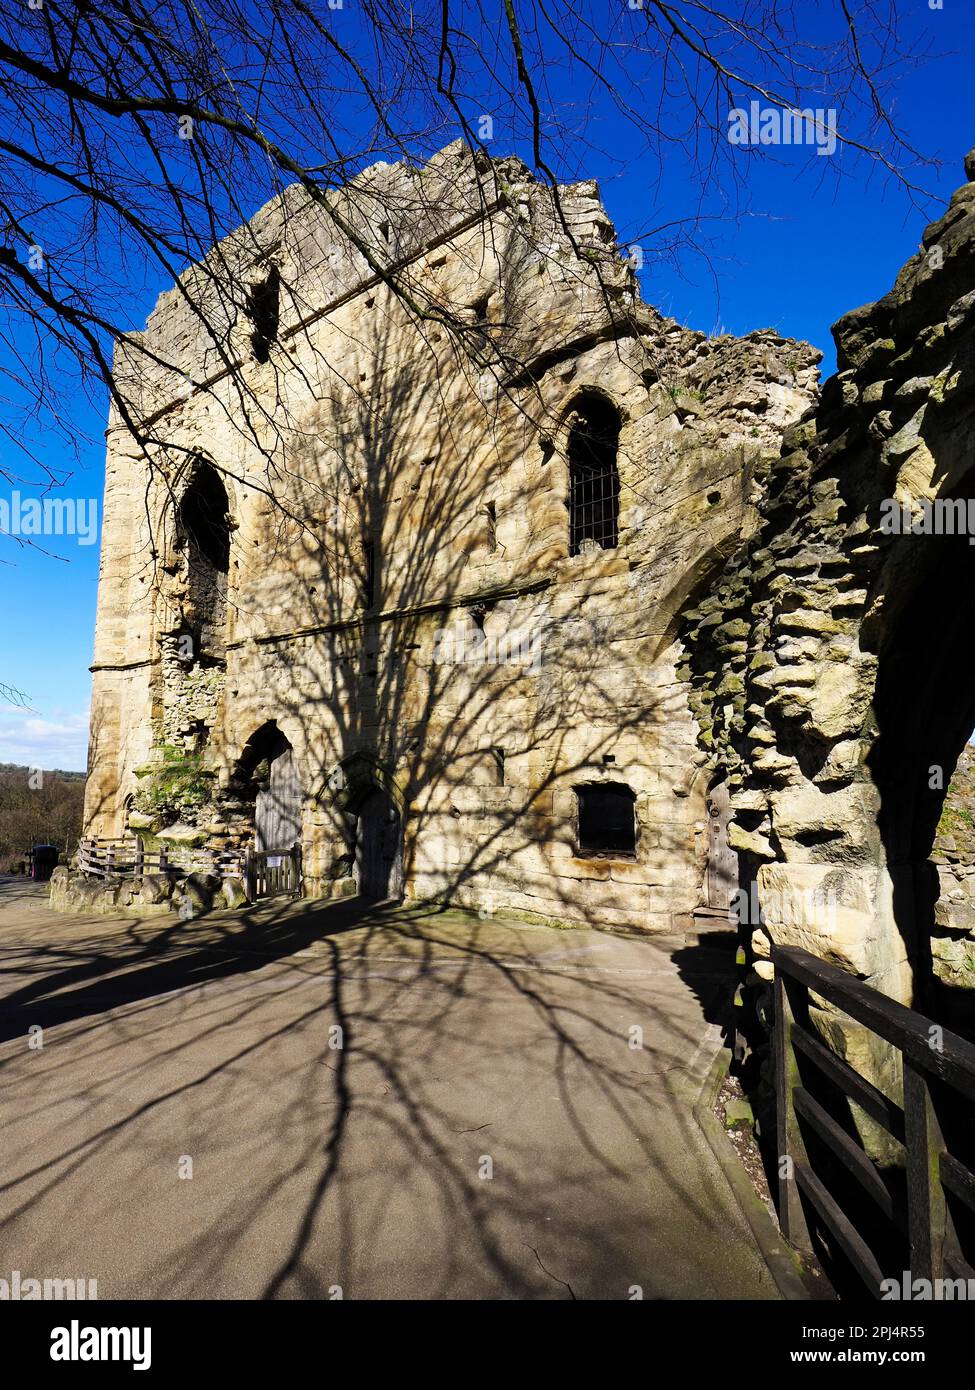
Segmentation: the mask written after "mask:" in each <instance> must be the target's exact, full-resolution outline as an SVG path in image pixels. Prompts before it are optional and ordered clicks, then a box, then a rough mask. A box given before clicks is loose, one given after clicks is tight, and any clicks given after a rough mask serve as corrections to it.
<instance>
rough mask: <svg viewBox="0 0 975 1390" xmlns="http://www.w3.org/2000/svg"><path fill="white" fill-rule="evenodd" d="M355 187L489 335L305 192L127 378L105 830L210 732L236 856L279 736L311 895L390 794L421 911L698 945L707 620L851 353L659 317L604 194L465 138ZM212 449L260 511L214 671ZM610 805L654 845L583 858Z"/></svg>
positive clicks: (99, 799)
mask: <svg viewBox="0 0 975 1390" xmlns="http://www.w3.org/2000/svg"><path fill="white" fill-rule="evenodd" d="M335 196H336V198H339V199H340V201H341V204H342V208H343V215H344V216H346V217H347V218H349V219H352V220H354V221H355V224H356V226H357V227H358V228H359V230H360V231H361V233H362V235H363V236H368V237H369V238H370V244H371V245H372V247H373V249H374V255H375V256H376V257H379V258H382V257H386V258H388V259H389V261H390V262H392V261H394V260H395V261H396V264H397V265H399V266H400V267H401V270H402V275H403V276H404V277H405V279H406V281H407V283H408V284H409V285H412V286H413V287H414V288H415V290H416V294H417V297H418V300H419V298H421V297H422V296H421V291H422V294H424V295H426V296H427V299H426V300H424V303H434V304H435V303H442V304H447V305H450V306H451V308H452V309H454V310H456V309H458V308H460V309H465V306H467V307H466V310H465V311H466V312H467V313H469V315H470V322H471V325H472V327H474V328H476V329H477V332H476V333H474V334H469V335H466V336H465V337H464V338H463V339H462V340H458V337H457V335H455V334H452V333H451V332H450V331H449V329H448V328H447V327H446V326H444V325H443V324H442V323H440V322H438V321H437V318H436V315H435V314H433V315H432V316H426V317H418V316H417V314H416V313H411V311H410V308H409V306H408V305H404V303H403V301H402V300H401V299H399V298H397V297H396V296H395V295H393V293H392V292H391V291H390V289H389V288H388V287H387V286H386V285H385V284H384V283H383V281H382V278H381V277H377V276H376V275H375V274H373V273H372V272H371V269H370V267H369V265H368V264H367V263H366V262H365V261H364V260H363V258H362V257H361V255H360V254H359V253H358V252H357V251H356V250H355V249H354V248H353V247H351V246H350V245H347V244H346V245H343V244H342V242H341V239H336V236H335V231H334V228H331V227H330V226H329V225H328V223H327V219H326V218H325V217H324V215H323V212H322V209H321V208H320V207H317V206H315V205H314V204H312V203H310V202H309V200H308V199H307V196H306V195H305V194H304V193H303V192H302V191H301V190H295V189H291V190H287V191H286V192H285V194H283V195H282V197H281V199H279V200H276V201H275V202H274V203H272V204H269V205H268V207H267V208H266V209H264V210H263V211H262V212H261V213H259V214H258V216H257V217H256V218H254V219H253V220H252V222H251V223H250V224H248V226H247V227H246V228H242V229H241V231H240V233H239V234H237V236H236V237H234V238H231V239H229V241H228V242H226V243H222V244H221V247H220V248H218V252H215V258H214V264H213V266H210V267H207V266H204V267H202V268H201V267H195V268H194V269H193V270H191V271H190V272H188V274H187V276H186V277H184V280H183V282H181V289H180V290H174V291H171V292H169V293H168V294H166V295H164V296H163V297H162V299H161V300H160V302H159V305H158V306H157V308H156V310H155V312H154V314H153V315H152V316H151V318H150V320H149V323H148V325H147V329H146V333H145V335H144V342H145V345H146V346H147V348H148V349H149V350H150V352H151V354H152V357H151V360H149V361H148V362H145V361H143V362H140V361H138V354H137V353H136V352H135V351H134V349H133V348H132V347H129V348H127V349H126V350H125V352H122V353H120V360H119V366H120V369H121V370H122V371H123V373H124V372H125V371H128V372H129V381H128V392H129V396H130V399H131V401H132V403H133V408H134V409H135V410H136V411H137V413H138V414H139V415H140V417H141V418H142V419H143V420H144V421H147V422H149V425H148V427H149V428H151V430H152V432H153V434H154V436H155V438H156V439H157V441H158V443H157V444H156V445H154V446H152V447H151V449H150V451H149V457H148V458H146V457H144V456H140V452H139V449H138V448H137V447H136V446H135V444H134V441H133V440H132V439H131V437H130V436H129V435H128V433H127V431H126V430H125V429H124V428H122V426H121V424H120V423H119V421H118V420H117V419H116V418H113V421H112V423H111V429H110V432H109V463H110V466H109V473H108V478H109V482H108V487H107V492H106V504H105V529H104V538H103V545H104V557H103V577H102V585H101V590H100V600H99V628H98V638H97V648H96V662H95V682H94V703H93V716H92V730H93V740H92V749H93V770H92V776H91V779H90V782H89V802H88V828H89V832H90V833H94V834H113V833H118V831H119V829H120V824H121V817H122V813H123V804H124V800H125V798H126V796H127V795H129V794H131V793H132V791H133V790H134V789H135V788H136V787H137V786H138V784H139V781H140V779H139V776H138V774H139V773H140V772H144V771H145V769H146V768H147V767H151V766H152V765H153V759H154V758H156V757H157V756H158V750H159V749H160V748H161V747H162V746H163V745H165V744H174V743H179V742H180V741H182V742H183V745H184V746H185V747H186V749H187V750H189V749H190V748H196V749H198V750H202V756H203V757H204V759H205V762H206V767H207V769H208V770H209V771H212V773H213V774H214V778H215V793H214V796H213V797H212V799H211V800H209V801H208V802H207V803H206V804H205V805H201V806H199V807H198V808H197V810H195V811H189V812H187V814H188V815H190V816H191V818H192V819H193V820H194V821H195V822H196V824H197V825H198V826H199V827H200V828H201V829H203V830H204V831H205V833H206V835H207V837H208V840H209V842H210V843H211V844H212V845H213V846H214V847H215V848H218V849H219V848H221V847H224V846H230V845H233V844H237V843H239V842H240V841H241V839H242V838H243V837H245V836H246V835H247V834H248V830H249V827H248V826H247V825H246V824H244V818H243V812H242V811H241V807H240V805H239V804H238V803H237V802H235V799H234V769H235V767H236V766H237V763H238V761H239V759H240V757H241V754H242V751H243V749H244V748H245V746H246V745H247V743H248V740H249V739H250V738H251V737H252V736H253V735H254V733H255V731H256V730H258V729H259V728H261V727H262V726H263V725H265V724H266V723H268V721H272V720H273V721H275V722H276V725H277V727H278V729H280V731H281V733H282V734H283V735H284V736H285V737H286V739H287V740H288V742H289V743H290V744H291V746H292V747H293V749H294V752H295V760H296V766H297V769H298V774H299V778H300V783H301V786H302V787H303V788H304V790H305V794H306V795H305V805H304V811H303V841H304V845H305V867H306V874H307V881H308V886H309V890H310V891H311V892H313V893H322V894H333V893H344V892H348V891H350V888H351V884H352V879H351V869H350V865H351V843H350V836H351V834H352V824H353V820H354V813H355V805H356V804H357V798H360V797H361V796H362V795H364V794H365V792H366V791H367V789H368V787H370V786H373V787H380V788H382V789H383V791H384V792H385V793H386V794H387V795H388V796H389V798H390V800H391V802H392V804H393V805H394V806H395V808H396V810H397V812H398V813H399V815H400V817H401V820H402V824H403V830H404V844H403V875H404V886H405V891H406V893H407V895H408V896H414V897H431V896H450V897H452V898H453V899H454V900H455V901H459V902H466V903H471V904H474V905H477V906H480V907H484V908H486V909H488V910H491V909H504V908H510V909H516V910H518V911H520V912H523V913H537V914H538V915H541V916H544V917H548V918H557V919H563V918H564V919H566V920H572V921H597V922H600V923H606V924H609V923H620V924H635V925H640V926H645V927H650V928H659V929H671V928H672V927H673V925H674V924H675V922H676V921H677V920H678V919H681V918H682V917H683V916H684V915H686V914H687V913H689V912H690V911H691V910H693V908H694V907H695V906H696V905H697V904H698V903H699V902H700V901H701V896H702V884H703V879H704V870H705V854H706V834H705V828H706V811H705V795H706V791H707V786H708V780H709V776H710V773H709V769H708V756H707V754H706V752H705V751H703V750H702V749H701V748H700V747H699V746H698V741H697V734H698V730H697V727H696V725H695V722H694V720H693V718H692V717H691V714H690V711H689V709H688V705H687V687H686V683H685V682H684V681H683V680H682V679H681V678H680V677H679V676H678V674H677V672H676V670H675V663H676V662H677V660H678V659H679V657H680V654H681V652H680V645H679V642H678V640H677V628H678V625H679V621H680V613H681V610H682V609H683V608H685V607H686V606H687V604H688V602H691V601H693V599H694V598H695V596H697V595H698V594H699V593H700V592H701V591H702V589H703V588H705V587H706V585H707V584H708V582H709V581H710V580H711V578H712V577H713V575H714V574H715V573H716V572H717V571H718V570H720V568H721V566H722V565H723V564H724V562H725V561H726V559H727V558H728V556H729V555H730V554H732V553H733V552H734V550H735V548H736V547H737V546H739V545H740V543H741V540H742V538H743V537H745V536H747V535H749V534H750V533H751V531H752V530H754V528H755V526H756V525H757V524H758V522H759V519H760V518H759V514H758V512H757V510H756V503H757V501H758V500H759V499H760V498H761V497H762V496H763V495H764V490H765V487H766V475H767V472H768V469H769V467H770V465H771V462H772V460H773V459H774V458H775V457H776V456H777V455H778V452H779V449H780V446H781V438H782V432H783V430H784V429H785V428H786V427H787V426H788V425H790V424H791V423H792V422H793V421H794V420H796V419H797V418H798V417H799V416H800V415H802V414H803V413H804V412H805V411H806V410H807V409H808V408H809V406H810V404H811V402H812V400H813V398H814V392H815V387H816V382H817V370H816V363H817V361H818V356H819V355H818V353H816V352H815V350H813V349H812V348H810V347H809V346H808V345H807V344H802V343H796V342H793V341H791V340H787V339H783V338H781V337H780V336H779V335H777V334H776V333H774V332H771V331H769V330H764V331H760V332H756V333H753V334H750V335H748V336H747V337H746V338H743V339H734V338H729V337H722V338H715V339H708V338H706V337H705V336H704V335H702V334H700V333H694V332H691V331H689V330H687V329H685V328H682V327H680V326H679V325H678V324H676V323H674V322H673V321H671V320H668V319H665V318H663V317H662V316H661V315H660V314H658V313H657V312H656V311H655V310H653V309H652V308H649V307H648V306H646V305H643V304H641V303H640V302H639V299H638V296H637V293H636V285H635V280H634V277H633V275H632V272H631V270H630V268H629V266H628V265H627V263H626V262H625V260H624V259H623V258H622V256H621V254H620V248H618V247H617V246H616V244H615V234H614V232H613V228H612V226H611V224H610V223H609V221H608V219H607V217H606V214H605V212H604V211H603V209H602V206H601V204H600V201H599V197H598V192H597V190H596V188H595V186H594V185H593V184H589V183H585V184H579V185H576V186H573V187H571V188H565V189H561V190H560V191H559V195H558V206H556V200H555V198H554V196H553V194H552V191H551V190H547V189H543V188H540V187H538V186H537V185H536V184H534V183H533V182H532V180H531V178H530V176H529V175H528V172H527V170H525V169H524V167H523V166H521V165H520V164H519V163H518V162H517V161H515V160H507V161H496V162H494V163H489V164H482V163H480V162H479V161H475V160H473V159H472V158H471V157H470V155H469V154H468V153H467V152H466V151H464V149H463V147H461V146H451V147H449V148H448V149H446V150H444V151H442V152H441V153H440V154H439V155H438V156H436V157H435V158H434V159H433V160H431V161H430V164H429V165H427V166H425V167H424V168H423V169H422V170H410V169H407V168H405V167H404V166H386V165H379V166H376V167H375V168H374V169H372V170H368V171H366V172H365V173H364V174H363V175H361V176H360V178H359V179H357V180H355V181H354V182H353V184H352V185H350V187H349V189H347V190H343V191H342V193H341V194H336V195H335ZM368 209H372V215H371V216H369V215H368ZM566 227H568V228H569V229H570V231H571V234H572V237H571V239H570V238H569V237H568V236H567V234H566ZM573 241H574V245H573ZM218 253H219V254H218ZM231 263H232V264H234V265H235V266H237V267H238V268H239V269H240V273H241V278H242V279H244V280H247V277H248V276H250V277H251V278H252V279H254V280H255V281H258V280H263V279H264V278H265V277H266V275H267V273H268V265H269V264H273V265H274V266H275V267H276V269H277V272H278V274H279V278H280V301H279V321H278V337H277V340H276V341H275V342H272V343H270V345H269V349H268V352H267V360H266V361H263V360H258V358H257V357H256V356H255V355H254V354H253V351H252V341H251V340H252V335H253V318H252V316H250V315H249V314H248V312H247V305H246V304H236V305H234V304H230V303H224V300H219V299H218V302H217V310H219V312H221V313H223V312H225V314H226V324H225V331H224V332H223V333H222V335H215V338H214V340H213V341H211V340H210V339H209V338H208V337H207V335H206V334H205V332H204V330H203V328H202V326H201V324H200V321H199V316H198V315H194V314H193V312H192V311H191V308H190V307H188V306H187V303H186V295H187V294H188V293H190V291H192V293H194V294H197V295H199V296H202V297H203V298H208V297H212V296H214V295H217V292H218V290H219V286H220V279H219V273H218V272H219V267H220V265H221V264H222V265H227V264H231ZM404 267H405V269H403V268H404ZM208 302H209V301H208ZM215 312H216V311H215ZM262 355H263V354H262ZM228 357H232V358H233V360H234V361H237V362H239V363H240V368H239V371H238V372H237V373H235V374H230V373H229V372H228V371H227V370H226V366H227V360H228ZM157 359H162V360H163V362H167V361H168V362H173V363H175V364H176V367H175V368H174V369H173V370H167V369H165V368H164V367H163V366H160V365H159V361H158V360H157ZM203 382H205V383H206V389H205V390H204V389H200V383H203ZM241 382H243V383H244V384H245V386H246V390H245V391H244V392H243V393H242V391H241ZM586 393H597V394H598V395H599V396H600V397H601V398H602V399H605V400H606V401H607V402H608V403H610V404H611V406H612V408H613V409H614V410H615V411H616V412H618V415H619V419H620V425H621V429H620V436H619V453H618V470H619V480H620V491H619V545H618V548H616V549H607V550H598V549H594V548H593V547H591V546H584V547H582V550H583V553H580V554H578V555H570V554H569V514H568V509H567V499H568V458H567V453H568V444H569V434H570V422H571V420H572V418H573V414H574V411H575V409H576V406H577V404H578V401H579V399H580V397H582V396H584V395H585V394H586ZM199 457H203V458H205V459H208V460H209V461H210V462H211V463H212V464H213V465H214V466H215V467H216V468H217V469H218V470H219V471H220V473H221V476H222V477H223V478H224V480H225V482H226V486H227V492H228V498H229V506H230V512H231V521H230V565H229V574H228V582H227V594H226V626H225V633H224V656H223V658H222V661H221V665H220V669H219V671H218V672H217V673H216V674H214V673H213V672H211V673H210V675H208V676H205V677H204V676H201V675H197V674H195V673H194V671H193V670H192V669H189V670H185V671H184V670H181V669H177V668H176V667H175V666H174V664H173V663H174V659H175V658H174V653H173V650H172V637H173V635H174V634H175V633H177V632H178V631H179V619H180V613H179V605H180V601H181V600H180V584H181V579H180V571H179V564H178V555H177V554H176V552H175V550H174V526H173V514H174V508H176V507H177V506H178V504H179V499H180V497H181V495H182V489H184V488H185V486H186V484H187V478H188V476H189V470H191V469H192V467H193V466H194V460H196V459H197V458H199ZM169 571H172V572H171V573H170V572H169ZM485 655H487V657H488V658H489V659H488V660H486V661H485V660H484V659H483V657H484V656H485ZM200 724H202V726H203V728H202V730H201V729H200V727H199V726H200ZM154 750H155V751H154ZM499 752H500V755H501V756H500V758H499ZM603 781H612V782H623V783H625V784H627V785H628V786H630V787H631V788H632V789H633V792H634V793H635V798H636V801H635V813H636V818H637V827H638V836H637V846H636V851H635V853H634V854H633V855H632V856H631V857H626V856H621V857H613V856H602V857H593V856H586V855H582V854H580V853H579V852H578V844H577V827H576V825H575V815H576V796H575V792H574V788H575V787H576V786H578V785H588V784H590V783H592V782H597V783H598V782H603Z"/></svg>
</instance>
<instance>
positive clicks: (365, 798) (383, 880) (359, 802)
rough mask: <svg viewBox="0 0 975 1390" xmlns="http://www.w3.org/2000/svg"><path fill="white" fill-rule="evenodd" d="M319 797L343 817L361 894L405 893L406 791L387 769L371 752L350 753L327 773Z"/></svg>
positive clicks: (368, 896) (392, 895)
mask: <svg viewBox="0 0 975 1390" xmlns="http://www.w3.org/2000/svg"><path fill="white" fill-rule="evenodd" d="M319 800H328V801H330V802H331V804H332V805H333V806H334V807H335V808H336V809H337V810H338V811H339V812H340V813H341V814H342V815H343V817H344V818H345V822H346V825H347V828H348V838H349V842H350V851H351V858H352V876H353V879H354V882H355V887H356V891H357V893H358V894H359V896H360V897H363V898H366V899H369V900H373V901H375V900H383V899H387V898H394V899H399V898H401V897H402V895H403V795H402V791H401V789H400V788H399V786H398V785H397V782H396V778H395V777H394V776H393V774H392V773H391V772H390V771H389V769H388V768H386V767H385V766H384V765H383V764H382V763H381V762H380V761H379V759H378V758H376V757H375V756H374V755H373V754H371V753H368V752H365V751H359V752H355V753H350V754H349V755H348V756H346V757H345V758H343V759H342V760H341V762H339V763H338V764H337V766H336V767H335V768H334V769H333V770H332V772H331V773H330V774H329V776H328V778H327V779H326V781H325V784H324V786H323V787H322V791H321V792H320V794H319Z"/></svg>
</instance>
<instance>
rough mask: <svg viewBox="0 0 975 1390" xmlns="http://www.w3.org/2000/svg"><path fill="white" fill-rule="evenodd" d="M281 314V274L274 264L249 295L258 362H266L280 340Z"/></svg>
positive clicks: (249, 315)
mask: <svg viewBox="0 0 975 1390" xmlns="http://www.w3.org/2000/svg"><path fill="white" fill-rule="evenodd" d="M280 314H281V275H280V272H279V271H278V268H277V266H276V265H272V266H271V267H270V268H269V270H268V273H267V276H266V277H265V279H263V280H261V281H259V282H258V284H256V285H253V286H252V287H251V290H250V293H249V294H248V296H247V316H248V318H249V319H250V321H251V323H253V325H254V331H253V333H252V334H251V349H252V350H253V353H254V357H255V358H256V360H257V361H258V362H266V361H267V360H268V358H269V357H270V355H271V344H272V343H276V342H277V340H278V321H279V318H280Z"/></svg>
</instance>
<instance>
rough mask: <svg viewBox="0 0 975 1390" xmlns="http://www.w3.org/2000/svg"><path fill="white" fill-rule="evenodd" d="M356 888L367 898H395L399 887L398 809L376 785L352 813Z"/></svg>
mask: <svg viewBox="0 0 975 1390" xmlns="http://www.w3.org/2000/svg"><path fill="white" fill-rule="evenodd" d="M355 884H356V891H357V892H358V893H359V895H360V896H361V897H363V898H367V899H369V900H370V901H371V902H378V901H382V900H383V899H386V898H399V897H401V896H402V890H403V835H402V825H401V822H400V816H399V812H398V811H397V809H396V807H395V806H394V805H393V803H392V801H391V800H390V798H389V797H388V796H387V795H386V793H385V792H384V791H381V790H380V789H379V788H378V787H377V788H375V789H374V790H373V791H371V792H369V793H368V795H367V796H366V797H365V799H364V800H363V801H362V802H361V804H360V806H359V809H358V812H357V815H356V834H355Z"/></svg>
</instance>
